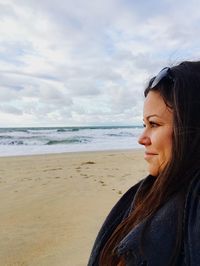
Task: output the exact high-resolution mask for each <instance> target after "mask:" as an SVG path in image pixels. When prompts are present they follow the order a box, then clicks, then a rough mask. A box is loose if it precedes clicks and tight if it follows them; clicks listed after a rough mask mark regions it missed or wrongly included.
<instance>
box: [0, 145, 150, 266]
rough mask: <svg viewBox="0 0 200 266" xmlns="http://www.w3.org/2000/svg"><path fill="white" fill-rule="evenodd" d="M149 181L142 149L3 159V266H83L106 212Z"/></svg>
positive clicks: (0, 256) (0, 202)
mask: <svg viewBox="0 0 200 266" xmlns="http://www.w3.org/2000/svg"><path fill="white" fill-rule="evenodd" d="M145 175H146V165H145V161H144V159H143V150H142V149H141V150H140V149H138V150H137V149H135V150H133V149H130V150H117V151H116V150H115V151H92V152H88V151H87V152H72V153H68V152H67V153H58V154H54V153H53V154H42V155H41V154H40V155H25V156H7V157H0V183H1V186H0V190H1V193H0V211H1V220H0V238H1V241H0V261H1V263H2V265H16V266H21V265H28V266H38V265H43V266H66V265H76V266H85V265H86V264H87V261H88V257H89V254H90V251H91V248H92V245H93V243H94V240H95V238H96V235H97V233H98V230H99V228H100V226H101V224H102V222H103V221H104V219H105V217H106V216H107V214H108V212H109V211H110V209H111V208H112V206H113V205H114V204H115V203H116V201H117V200H118V199H119V198H120V197H121V196H122V194H123V193H124V192H125V191H126V190H127V189H128V188H129V187H131V186H132V185H134V184H135V183H136V182H138V181H139V180H140V179H142V178H143V177H144V176H145ZM77 254H78V256H77Z"/></svg>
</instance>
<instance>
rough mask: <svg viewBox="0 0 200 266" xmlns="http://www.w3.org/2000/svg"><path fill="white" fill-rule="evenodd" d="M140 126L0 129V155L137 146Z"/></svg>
mask: <svg viewBox="0 0 200 266" xmlns="http://www.w3.org/2000/svg"><path fill="white" fill-rule="evenodd" d="M142 130H143V128H142V127H140V126H104V127H102V126H94V127H44V128H42V127H37V128H36V127H34V128H31V127H27V128H0V156H17V155H32V154H46V153H62V152H78V151H101V150H121V149H134V148H140V145H139V144H138V143H137V139H138V136H139V135H140V133H141V132H142Z"/></svg>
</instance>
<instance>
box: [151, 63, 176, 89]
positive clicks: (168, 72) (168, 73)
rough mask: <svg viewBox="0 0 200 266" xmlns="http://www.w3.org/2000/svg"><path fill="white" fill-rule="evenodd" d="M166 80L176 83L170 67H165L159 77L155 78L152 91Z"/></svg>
mask: <svg viewBox="0 0 200 266" xmlns="http://www.w3.org/2000/svg"><path fill="white" fill-rule="evenodd" d="M164 78H166V79H168V80H170V81H172V82H174V77H173V75H172V72H171V69H170V68H169V67H164V68H163V69H162V70H161V71H160V72H159V73H158V75H157V76H155V78H154V80H153V82H152V84H151V86H150V89H153V88H154V87H156V86H157V85H158V83H160V82H161V81H162V80H163V79H164Z"/></svg>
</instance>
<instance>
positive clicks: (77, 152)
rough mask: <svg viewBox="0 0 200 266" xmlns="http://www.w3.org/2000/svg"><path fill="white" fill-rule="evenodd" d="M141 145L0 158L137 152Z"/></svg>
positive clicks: (140, 149)
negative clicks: (128, 147) (138, 146)
mask: <svg viewBox="0 0 200 266" xmlns="http://www.w3.org/2000/svg"><path fill="white" fill-rule="evenodd" d="M142 150H143V147H141V148H130V149H108V150H89V151H68V152H63V151H61V152H55V153H54V152H51V153H38V154H20V155H3V156H1V155H0V159H1V158H13V157H16V158H17V157H32V156H34V157H35V156H53V155H59V154H60V155H67V154H71V155H73V154H79V153H80V154H83V153H86V154H87V153H107V152H108V153H109V152H116V153H119V152H137V151H139V152H140V151H142Z"/></svg>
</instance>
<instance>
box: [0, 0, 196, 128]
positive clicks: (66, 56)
mask: <svg viewBox="0 0 200 266" xmlns="http://www.w3.org/2000/svg"><path fill="white" fill-rule="evenodd" d="M199 10H200V2H199V1H197V0H196V1H194V0H190V1H181V0H177V1H172V0H163V1H160V0H151V1H144V0H140V1H138V0H137V1H136V0H132V1H131V0H92V1H91V0H73V1H71V0H40V1H35V0H6V1H5V0H0V127H30V126H31V127H40V126H41V127H44V126H47V127H48V126H88V125H141V124H142V108H143V100H144V97H143V90H144V88H145V86H146V84H147V83H148V80H149V79H150V78H151V77H152V76H154V75H156V74H157V73H158V72H159V71H160V69H162V68H163V67H165V66H172V65H174V64H177V63H179V62H181V61H183V60H200V34H199V33H200V11H199Z"/></svg>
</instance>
